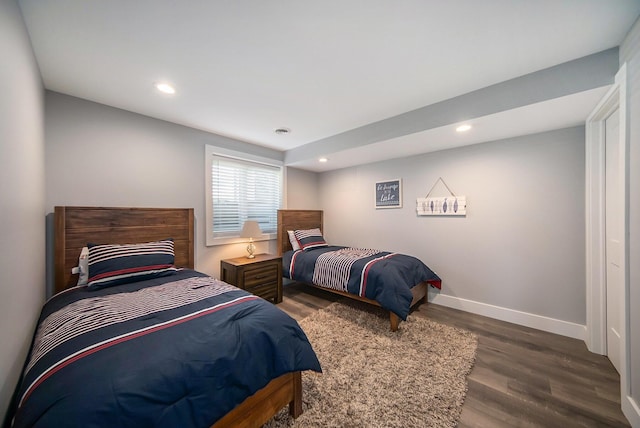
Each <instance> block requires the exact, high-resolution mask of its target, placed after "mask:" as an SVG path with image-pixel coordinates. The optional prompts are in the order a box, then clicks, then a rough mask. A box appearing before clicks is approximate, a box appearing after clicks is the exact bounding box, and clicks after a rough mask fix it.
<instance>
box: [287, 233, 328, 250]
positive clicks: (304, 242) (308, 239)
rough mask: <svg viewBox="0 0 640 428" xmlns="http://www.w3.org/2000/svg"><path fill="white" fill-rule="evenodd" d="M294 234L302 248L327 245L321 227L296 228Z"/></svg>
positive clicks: (308, 248)
mask: <svg viewBox="0 0 640 428" xmlns="http://www.w3.org/2000/svg"><path fill="white" fill-rule="evenodd" d="M293 234H294V235H295V236H296V240H297V241H298V244H300V249H302V250H310V249H312V248H319V247H326V246H327V242H326V241H325V240H324V237H323V236H322V232H320V229H318V228H315V229H306V230H294V231H293Z"/></svg>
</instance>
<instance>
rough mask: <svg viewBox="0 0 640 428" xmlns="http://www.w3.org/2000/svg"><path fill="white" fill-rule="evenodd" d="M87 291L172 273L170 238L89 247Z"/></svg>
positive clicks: (173, 271) (173, 268)
mask: <svg viewBox="0 0 640 428" xmlns="http://www.w3.org/2000/svg"><path fill="white" fill-rule="evenodd" d="M88 247H89V282H88V284H87V285H88V288H89V289H91V290H97V289H99V288H104V287H109V286H112V285H117V284H123V283H125V282H134V281H142V280H144V279H149V278H155V277H158V276H165V275H172V274H174V273H176V271H177V269H176V268H175V266H174V265H173V264H174V260H175V256H174V251H173V239H167V240H164V241H157V242H147V243H144V244H124V245H96V244H89V245H88Z"/></svg>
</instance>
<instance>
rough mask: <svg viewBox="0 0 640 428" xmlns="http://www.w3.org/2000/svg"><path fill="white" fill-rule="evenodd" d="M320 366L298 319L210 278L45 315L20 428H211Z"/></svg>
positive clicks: (86, 295) (91, 297) (21, 404)
mask: <svg viewBox="0 0 640 428" xmlns="http://www.w3.org/2000/svg"><path fill="white" fill-rule="evenodd" d="M296 370H315V371H320V364H319V362H318V359H317V358H316V355H315V353H314V351H313V349H312V348H311V345H310V344H309V342H308V341H307V338H306V336H305V334H304V332H303V331H302V330H301V329H300V327H299V326H298V324H297V323H296V321H295V320H293V319H292V318H290V317H289V316H288V315H287V314H285V313H284V312H282V311H281V310H280V309H278V308H277V307H275V306H274V305H272V304H271V303H269V302H267V301H265V300H263V299H261V298H259V297H256V296H253V295H251V294H248V293H247V292H245V291H243V290H240V289H238V288H235V287H233V286H231V285H229V284H226V283H224V282H221V281H217V280H215V279H213V278H210V277H208V276H206V275H204V274H201V273H198V272H195V271H190V270H183V271H179V272H178V273H177V274H176V275H173V276H170V277H164V278H157V279H152V280H147V281H141V282H136V283H129V284H123V285H118V286H114V287H110V288H105V289H102V290H98V291H89V290H87V289H86V288H73V289H70V290H67V291H65V292H63V293H60V294H58V295H56V296H54V297H53V298H52V299H51V300H49V301H48V302H47V303H46V304H45V306H44V307H43V310H42V313H41V316H40V320H39V324H38V328H37V331H36V334H35V337H34V342H33V348H32V350H31V353H30V355H29V357H28V359H27V363H26V365H25V371H24V373H23V378H22V381H21V383H20V385H19V387H18V390H17V391H16V395H15V400H14V401H15V402H14V406H13V407H14V408H13V410H14V411H15V419H14V424H13V426H15V427H54V426H69V427H143V426H162V427H209V426H211V425H212V424H213V423H214V422H216V421H217V420H218V419H220V418H221V417H222V416H223V415H225V414H226V413H228V412H229V411H230V410H232V409H233V408H234V407H235V406H236V405H237V404H239V403H241V402H242V401H243V400H244V399H245V398H247V397H248V396H250V395H252V394H253V393H255V392H256V391H257V390H259V389H261V388H262V387H264V386H265V385H266V384H267V383H269V381H271V380H272V379H274V378H276V377H278V376H280V375H283V374H285V373H288V372H292V371H296Z"/></svg>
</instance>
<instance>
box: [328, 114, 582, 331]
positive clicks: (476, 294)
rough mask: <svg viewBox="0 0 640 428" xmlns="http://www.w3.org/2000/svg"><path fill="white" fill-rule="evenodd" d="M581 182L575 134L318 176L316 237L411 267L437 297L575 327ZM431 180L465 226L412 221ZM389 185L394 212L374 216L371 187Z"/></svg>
mask: <svg viewBox="0 0 640 428" xmlns="http://www.w3.org/2000/svg"><path fill="white" fill-rule="evenodd" d="M584 173H585V169H584V128H583V127H577V128H569V129H563V130H558V131H553V132H548V133H543V134H536V135H531V136H526V137H520V138H514V139H509V140H503V141H495V142H489V143H484V144H478V145H474V146H469V147H464V148H459V149H452V150H447V151H441V152H435V153H430V154H425V155H422V156H414V157H410V158H403V159H396V160H391V161H386V162H380V163H375V164H369V165H364V166H358V167H353V168H346V169H343V170H338V171H333V172H326V173H323V174H321V176H320V199H321V206H322V208H323V209H324V211H325V234H326V238H327V239H328V241H329V242H330V243H337V244H344V245H356V246H365V247H371V248H379V249H387V250H393V251H400V252H404V253H408V254H411V255H414V256H416V257H418V258H420V259H421V260H423V261H425V262H426V263H427V264H428V265H429V266H430V267H431V268H432V269H434V270H435V271H436V272H437V273H438V274H439V275H440V276H441V277H442V279H443V288H442V294H446V295H449V296H453V297H457V298H462V299H468V300H472V301H475V302H481V303H486V304H490V305H495V306H498V307H503V308H509V309H513V310H517V311H523V312H526V313H531V314H536V315H541V316H546V317H550V318H553V319H557V320H563V321H568V322H572V323H577V324H582V325H584V324H585V322H586V314H585V262H584V245H585V223H584V191H585V188H584ZM438 177H442V178H443V179H444V180H445V181H446V183H447V184H448V185H449V187H450V188H451V190H452V191H453V192H455V193H456V194H458V195H465V196H466V197H467V201H468V206H467V216H466V217H465V218H458V217H418V216H417V215H416V211H415V203H416V198H417V197H424V196H425V195H426V194H427V193H428V192H429V189H430V188H431V187H432V185H433V184H434V183H435V182H436V180H437V179H438ZM394 178H402V181H403V196H404V197H403V199H404V201H403V208H401V209H383V210H376V209H374V202H373V189H374V183H375V182H376V181H379V180H386V179H394ZM447 194H448V193H447V191H446V188H445V187H444V186H442V185H441V184H440V185H438V186H437V187H436V188H435V189H434V191H433V193H432V196H446V195H447Z"/></svg>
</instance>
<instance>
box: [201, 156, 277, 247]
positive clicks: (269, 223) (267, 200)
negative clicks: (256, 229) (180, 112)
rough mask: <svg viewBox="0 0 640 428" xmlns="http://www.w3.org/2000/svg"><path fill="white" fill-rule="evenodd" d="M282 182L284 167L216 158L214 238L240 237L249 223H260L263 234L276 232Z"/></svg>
mask: <svg viewBox="0 0 640 428" xmlns="http://www.w3.org/2000/svg"><path fill="white" fill-rule="evenodd" d="M281 183H282V179H281V168H280V167H277V166H272V165H266V164H263V163H258V162H251V161H245V160H240V159H235V158H230V157H225V156H219V155H213V157H212V159H211V203H212V207H211V208H212V214H213V215H212V218H211V219H208V221H212V222H213V228H212V231H213V238H230V237H237V236H239V235H240V231H241V230H242V225H243V224H244V222H245V221H246V220H254V221H257V222H258V224H259V225H260V229H261V230H262V233H276V230H277V226H278V225H277V221H278V218H277V213H278V209H279V208H280V200H281Z"/></svg>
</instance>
